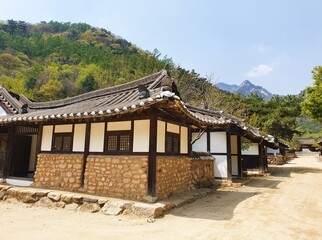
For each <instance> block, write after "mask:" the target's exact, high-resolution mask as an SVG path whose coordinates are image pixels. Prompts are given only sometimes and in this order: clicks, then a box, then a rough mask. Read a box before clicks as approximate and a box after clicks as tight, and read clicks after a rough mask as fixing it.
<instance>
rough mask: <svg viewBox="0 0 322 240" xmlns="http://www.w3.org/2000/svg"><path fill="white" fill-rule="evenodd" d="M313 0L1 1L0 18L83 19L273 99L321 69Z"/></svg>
mask: <svg viewBox="0 0 322 240" xmlns="http://www.w3.org/2000/svg"><path fill="white" fill-rule="evenodd" d="M321 9H322V1H320V0H310V1H304V0H261V1H258V0H212V1H211V0H198V1H196V0H185V1H182V0H177V1H176V0H171V1H170V0H162V1H159V0H156V1H151V0H150V1H149V0H136V1H134V0H132V1H130V0H124V1H122V0H113V1H110V0H105V1H104V0H92V1H84V0H77V1H76V0H75V1H73V0H69V1H68V0H65V1H61V0H52V1H49V0H28V1H26V0H20V1H19V0H0V19H2V20H7V19H15V20H23V21H26V22H30V23H37V22H40V21H50V20H55V21H61V22H86V23H88V24H90V25H92V26H94V27H102V28H105V29H107V30H110V31H111V32H113V33H114V34H116V35H119V36H121V37H123V38H125V39H126V40H128V41H130V42H132V43H133V44H135V45H137V46H138V47H140V48H142V49H144V50H149V51H153V49H155V48H157V49H158V50H159V51H160V52H161V53H162V55H163V56H164V55H167V56H168V57H171V58H172V59H173V60H174V62H175V63H176V64H178V65H180V66H182V67H184V68H186V69H189V70H191V69H195V71H196V72H198V73H200V75H201V76H209V75H212V76H214V77H213V81H214V82H219V81H221V82H226V83H229V84H240V83H241V82H242V81H243V80H246V79H249V80H250V81H252V82H253V83H254V84H256V85H261V86H263V87H265V88H266V89H268V90H269V91H271V92H272V93H276V94H282V95H286V94H298V93H299V92H300V91H301V90H303V89H305V87H306V86H309V85H312V83H313V82H312V79H311V70H312V69H313V67H314V66H317V65H321V64H322V14H321Z"/></svg>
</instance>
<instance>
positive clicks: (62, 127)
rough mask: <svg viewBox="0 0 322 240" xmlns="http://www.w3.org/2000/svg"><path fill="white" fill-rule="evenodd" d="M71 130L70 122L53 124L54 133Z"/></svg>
mask: <svg viewBox="0 0 322 240" xmlns="http://www.w3.org/2000/svg"><path fill="white" fill-rule="evenodd" d="M72 131H73V125H72V124H64V125H55V133H65V132H72Z"/></svg>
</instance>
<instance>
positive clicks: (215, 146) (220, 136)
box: [210, 132, 227, 153]
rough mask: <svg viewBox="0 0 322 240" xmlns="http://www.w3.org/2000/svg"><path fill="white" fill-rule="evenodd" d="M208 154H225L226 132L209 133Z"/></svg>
mask: <svg viewBox="0 0 322 240" xmlns="http://www.w3.org/2000/svg"><path fill="white" fill-rule="evenodd" d="M210 152H212V153H227V137H226V132H211V133H210Z"/></svg>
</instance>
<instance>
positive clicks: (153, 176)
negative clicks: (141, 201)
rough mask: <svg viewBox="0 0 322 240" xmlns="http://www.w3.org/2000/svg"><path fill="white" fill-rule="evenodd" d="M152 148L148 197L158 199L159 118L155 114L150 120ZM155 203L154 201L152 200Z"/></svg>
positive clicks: (150, 152) (150, 147) (149, 162)
mask: <svg viewBox="0 0 322 240" xmlns="http://www.w3.org/2000/svg"><path fill="white" fill-rule="evenodd" d="M149 137H150V139H149V140H150V141H149V142H150V146H149V159H148V195H149V196H150V197H152V198H154V197H156V190H155V186H156V151H157V116H156V113H155V112H153V113H152V114H151V118H150V136H149ZM152 201H153V199H152Z"/></svg>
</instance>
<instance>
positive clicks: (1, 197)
mask: <svg viewBox="0 0 322 240" xmlns="http://www.w3.org/2000/svg"><path fill="white" fill-rule="evenodd" d="M4 196H6V192H4V191H0V201H1V200H2V199H3V198H4Z"/></svg>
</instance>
